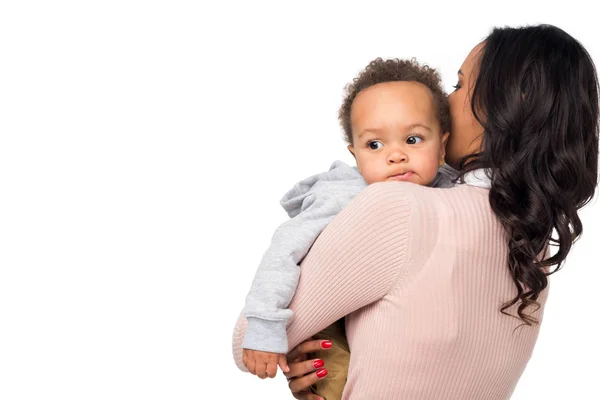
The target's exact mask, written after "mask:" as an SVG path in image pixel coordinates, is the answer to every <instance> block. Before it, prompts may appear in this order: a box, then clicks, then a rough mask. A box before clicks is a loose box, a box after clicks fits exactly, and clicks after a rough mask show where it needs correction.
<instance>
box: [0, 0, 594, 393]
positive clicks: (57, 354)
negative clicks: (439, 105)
mask: <svg viewBox="0 0 600 400" xmlns="http://www.w3.org/2000/svg"><path fill="white" fill-rule="evenodd" d="M405 3H406V2H401V1H389V2H375V1H369V2H366V1H365V2H343V3H342V2H335V3H334V2H325V1H319V2H316V1H314V2H312V1H304V2H295V3H293V4H292V3H291V2H290V3H288V2H275V1H273V2H271V3H267V2H256V1H255V2H242V1H239V2H224V1H223V2H218V5H217V3H216V2H215V4H212V3H209V4H205V3H202V2H197V1H189V2H181V1H168V2H167V1H145V2H141V1H140V2H134V1H102V2H99V1H97V2H90V1H87V2H82V1H79V2H78V1H71V2H66V1H54V2H29V1H18V2H17V1H12V2H11V1H6V2H2V5H1V6H0V398H1V399H3V400H4V399H6V400H12V399H205V398H221V399H234V398H249V399H259V398H260V399H282V398H291V397H290V396H289V394H288V392H287V388H286V383H285V380H284V379H282V377H281V375H279V376H278V377H277V378H276V379H275V380H270V381H260V380H259V379H258V378H256V377H253V376H250V375H247V374H243V373H241V372H239V371H238V370H237V369H236V367H235V366H234V364H233V361H232V357H231V351H230V339H231V332H232V328H233V325H234V322H235V319H236V317H237V315H238V313H239V311H240V310H241V308H242V306H243V301H244V298H245V296H246V293H247V290H248V288H249V285H250V282H251V279H252V277H253V275H254V271H255V268H256V265H257V264H258V262H259V261H260V257H261V255H262V253H263V252H264V250H265V249H266V247H267V245H268V243H269V240H270V237H271V234H272V232H273V230H274V229H275V228H276V226H277V225H278V224H279V223H281V222H283V220H284V219H285V214H284V212H283V210H282V209H280V207H279V205H278V201H279V198H280V197H281V195H282V194H283V193H284V192H285V191H286V190H287V189H288V188H289V187H290V186H291V185H292V184H293V183H294V182H296V181H297V180H299V179H301V178H303V177H306V176H308V175H310V174H313V173H316V172H320V171H323V170H325V169H327V168H328V167H329V165H330V163H331V162H332V161H333V160H335V159H342V160H344V161H346V162H351V161H352V159H351V158H350V155H349V154H348V153H347V151H346V150H345V148H344V144H343V141H342V139H341V136H340V135H341V131H340V129H339V127H338V122H337V118H336V116H337V110H338V107H339V105H340V102H341V99H342V89H343V87H344V85H345V84H346V83H347V82H349V81H350V80H351V79H352V78H353V77H354V76H355V75H356V74H357V73H358V72H359V71H360V70H361V69H362V68H363V67H364V66H365V65H366V64H367V63H368V62H369V61H370V60H371V59H373V58H375V57H378V56H380V57H384V58H385V57H400V58H405V57H417V58H418V59H419V60H420V61H423V62H427V63H429V64H430V65H431V66H433V67H437V68H439V70H440V71H441V73H442V76H443V79H444V82H445V86H446V88H447V90H450V89H451V85H452V84H454V83H455V80H456V70H457V69H458V68H459V67H460V65H461V63H462V61H463V59H464V57H465V56H466V54H467V53H468V52H469V50H470V49H471V47H473V46H474V45H475V44H477V43H478V42H479V41H480V40H481V39H483V38H484V37H485V36H486V35H487V34H488V33H489V31H490V29H491V27H492V26H494V25H517V24H525V23H540V22H545V23H553V24H556V25H558V26H559V27H562V28H563V29H565V30H566V31H567V32H569V33H571V34H572V35H574V36H575V37H576V38H578V39H579V40H580V41H581V42H582V43H583V44H584V45H585V46H586V47H587V49H588V50H589V52H590V53H591V55H592V57H593V58H594V59H595V60H596V61H597V62H600V38H599V36H598V35H597V33H598V30H597V29H598V28H597V26H598V22H597V17H596V15H595V14H594V13H592V12H591V11H590V10H589V8H588V6H584V2H583V1H581V2H578V1H569V2H561V3H559V4H558V5H557V4H552V3H551V2H547V1H545V2H535V3H534V2H525V1H518V2H511V1H504V2H493V3H491V4H490V5H484V4H483V3H484V2H481V1H478V2H474V3H473V4H466V3H461V2H456V1H453V2H448V4H446V5H441V4H435V3H433V2H425V1H421V2H410V4H405ZM581 216H582V219H583V222H584V226H585V234H584V236H583V238H582V239H581V241H580V242H578V243H577V244H576V246H575V247H574V249H573V251H572V253H571V255H570V256H569V260H568V263H567V264H566V266H565V268H564V270H563V271H561V272H559V273H558V274H557V275H555V276H554V277H553V278H552V286H553V287H552V293H551V296H550V299H549V301H548V304H547V311H546V317H545V321H544V324H543V327H542V331H541V334H540V338H539V341H538V344H537V347H536V349H535V352H534V354H533V358H532V360H531V362H530V363H529V365H528V367H527V369H526V371H525V373H524V375H523V377H522V379H521V381H520V382H519V385H518V387H517V390H516V392H515V395H514V397H513V399H516V400H531V399H567V398H568V399H600V387H599V383H598V371H599V370H600V367H599V365H598V364H599V363H600V361H599V360H600V345H599V343H598V337H600V326H599V324H598V306H599V305H600V301H599V299H598V293H597V292H598V289H597V287H598V282H599V281H600V268H599V267H600V265H599V262H598V255H597V254H598V253H597V252H598V243H599V241H598V237H599V236H600V228H599V226H600V205H599V204H598V202H597V201H595V202H594V203H593V204H592V205H590V206H588V207H587V208H586V209H584V211H582V213H581Z"/></svg>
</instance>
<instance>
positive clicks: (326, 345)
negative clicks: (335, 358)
mask: <svg viewBox="0 0 600 400" xmlns="http://www.w3.org/2000/svg"><path fill="white" fill-rule="evenodd" d="M321 348H322V349H330V348H331V341H330V340H324V341H322V342H321Z"/></svg>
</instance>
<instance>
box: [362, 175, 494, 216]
mask: <svg viewBox="0 0 600 400" xmlns="http://www.w3.org/2000/svg"><path fill="white" fill-rule="evenodd" d="M361 196H362V203H363V204H365V205H366V206H367V207H369V208H371V207H374V208H378V209H381V210H382V212H386V210H388V211H387V212H392V211H394V210H396V209H398V208H402V209H406V210H407V212H408V213H410V214H411V215H412V216H419V219H421V218H423V217H426V218H427V219H436V220H440V221H442V220H443V221H446V222H448V223H451V222H452V221H454V220H458V219H460V220H470V219H471V217H472V218H476V219H481V217H484V219H485V220H487V221H490V222H491V221H493V220H495V217H494V214H493V211H492V209H491V207H490V204H489V191H488V190H487V189H483V188H480V187H475V186H469V185H466V184H461V185H457V186H455V187H453V188H445V189H443V188H433V187H427V186H420V185H416V184H412V183H407V182H379V183H374V184H371V185H369V187H367V188H366V189H365V190H364V191H363V192H362V193H361Z"/></svg>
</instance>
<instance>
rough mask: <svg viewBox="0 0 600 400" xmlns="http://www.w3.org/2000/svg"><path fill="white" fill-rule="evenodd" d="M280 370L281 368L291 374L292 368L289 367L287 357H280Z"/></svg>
mask: <svg viewBox="0 0 600 400" xmlns="http://www.w3.org/2000/svg"><path fill="white" fill-rule="evenodd" d="M278 364H279V368H281V370H282V371H283V372H290V367H289V366H288V363H287V359H286V358H285V355H283V354H282V355H280V356H279V363H278Z"/></svg>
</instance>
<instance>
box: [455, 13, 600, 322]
mask: <svg viewBox="0 0 600 400" xmlns="http://www.w3.org/2000/svg"><path fill="white" fill-rule="evenodd" d="M499 83H500V84H499ZM598 93H599V90H598V77H597V73H596V69H595V66H594V63H593V61H592V59H591V57H590V55H589V54H588V53H587V51H586V50H585V48H584V47H583V46H582V45H581V44H580V43H579V42H578V41H577V40H575V39H574V38H573V37H571V36H570V35H569V34H567V33H566V32H564V31H563V30H561V29H559V28H557V27H554V26H551V25H538V26H528V27H521V28H495V29H493V31H492V33H491V34H490V35H489V36H488V37H487V38H486V39H485V40H484V46H483V50H482V53H481V55H480V60H479V74H478V76H477V78H476V81H475V84H474V87H473V93H472V97H471V109H472V110H473V113H474V115H475V117H476V118H477V120H478V121H479V123H480V124H481V125H482V126H483V128H484V133H483V137H482V146H481V149H480V152H479V153H476V154H470V155H468V156H466V157H464V158H463V159H462V160H461V162H460V170H461V176H462V175H464V174H465V173H466V172H468V171H472V170H474V169H476V168H489V170H488V171H490V172H489V173H490V175H491V176H490V178H491V182H492V183H491V189H490V191H489V202H490V205H491V208H492V210H493V211H494V213H495V214H496V216H497V217H498V219H499V220H500V221H501V223H502V224H503V226H504V228H505V229H506V231H507V233H508V236H509V239H508V249H509V257H508V268H509V270H510V274H511V276H512V279H513V281H514V283H515V285H516V289H517V290H516V292H517V293H516V297H515V298H513V299H512V300H510V301H508V302H506V303H504V304H503V305H502V307H501V309H500V311H501V312H502V313H503V314H507V315H511V314H508V313H507V312H506V311H505V310H506V309H508V308H509V307H511V306H513V305H515V304H517V303H518V304H519V305H518V308H517V312H518V318H519V319H521V321H522V322H523V323H524V325H532V324H533V323H535V324H537V323H538V322H539V321H537V320H536V319H535V318H533V317H531V315H527V314H526V313H525V310H526V309H527V308H528V307H529V306H532V307H533V308H535V309H537V308H539V303H538V302H537V299H538V295H539V294H540V292H541V291H542V290H544V289H545V288H546V286H547V285H548V279H547V276H548V275H551V274H553V273H554V272H556V271H558V270H559V269H560V268H561V266H562V263H563V262H564V261H565V258H566V257H567V254H568V253H569V251H570V249H571V246H572V244H573V243H574V242H575V240H577V239H578V238H579V236H580V235H581V233H582V231H583V226H582V223H581V220H580V219H579V216H578V214H577V211H578V210H579V209H580V208H581V207H583V206H584V205H585V204H587V203H588V202H589V201H590V199H591V198H592V197H593V196H594V192H595V190H596V186H597V184H598ZM553 232H555V233H556V236H553ZM549 244H551V245H553V246H556V247H558V250H557V252H556V254H554V255H553V256H551V257H549V258H546V259H544V255H545V251H546V249H547V246H548V245H549ZM552 266H556V268H555V269H554V270H553V271H551V270H550V267H552ZM535 309H534V310H532V311H535Z"/></svg>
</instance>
